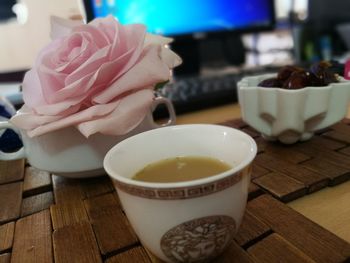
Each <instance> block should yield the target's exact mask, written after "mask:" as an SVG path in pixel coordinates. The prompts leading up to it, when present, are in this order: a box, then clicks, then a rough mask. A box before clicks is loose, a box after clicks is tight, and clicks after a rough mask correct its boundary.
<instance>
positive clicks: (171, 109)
mask: <svg viewBox="0 0 350 263" xmlns="http://www.w3.org/2000/svg"><path fill="white" fill-rule="evenodd" d="M161 104H164V105H165V107H166V109H167V111H168V113H169V118H168V120H167V121H166V122H163V123H161V124H159V123H157V122H156V121H155V120H154V119H153V117H152V119H153V123H152V125H153V128H160V127H164V126H169V125H175V123H176V114H175V109H174V106H173V104H172V103H171V101H170V100H169V99H167V98H164V97H156V98H155V99H154V100H153V103H152V111H151V112H153V111H154V110H155V109H156V108H157V107H158V106H159V105H161ZM151 114H152V113H151Z"/></svg>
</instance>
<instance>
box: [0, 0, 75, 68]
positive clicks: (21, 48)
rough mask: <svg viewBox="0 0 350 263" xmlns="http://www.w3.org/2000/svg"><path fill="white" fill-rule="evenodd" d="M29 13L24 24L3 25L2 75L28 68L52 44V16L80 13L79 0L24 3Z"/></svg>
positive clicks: (0, 44) (24, 0) (0, 40)
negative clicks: (39, 53) (40, 51)
mask: <svg viewBox="0 0 350 263" xmlns="http://www.w3.org/2000/svg"><path fill="white" fill-rule="evenodd" d="M21 3H22V4H24V5H25V7H26V8H27V10H28V20H27V22H26V23H25V24H19V23H17V21H10V22H7V23H0V72H9V71H16V70H21V69H28V68H30V67H31V65H32V64H33V61H34V58H35V56H36V54H37V53H38V51H39V50H40V49H41V48H42V47H43V46H44V45H46V44H47V43H48V42H49V41H50V37H49V33H50V15H56V16H60V17H63V18H69V17H76V16H80V14H81V6H80V2H79V0H21Z"/></svg>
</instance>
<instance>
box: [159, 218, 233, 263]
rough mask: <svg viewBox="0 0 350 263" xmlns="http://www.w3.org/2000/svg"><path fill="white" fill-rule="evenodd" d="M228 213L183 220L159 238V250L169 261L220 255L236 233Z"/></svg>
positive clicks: (210, 257)
mask: <svg viewBox="0 0 350 263" xmlns="http://www.w3.org/2000/svg"><path fill="white" fill-rule="evenodd" d="M236 229H237V227H236V222H235V220H234V219H233V218H232V217H230V216H225V215H215V216H208V217H203V218H197V219H194V220H190V221H187V222H184V223H182V224H180V225H178V226H175V227H173V228H172V229H170V230H169V231H168V232H166V233H165V234H164V235H163V237H162V239H161V243H160V246H161V249H162V251H163V253H164V254H165V255H166V256H167V257H168V258H169V259H170V260H171V261H173V262H201V261H203V260H205V261H208V260H210V259H213V258H215V257H217V256H218V255H220V254H221V253H222V252H223V251H224V249H225V248H226V247H227V246H228V245H229V244H230V242H231V241H232V238H233V236H234V234H235V233H236Z"/></svg>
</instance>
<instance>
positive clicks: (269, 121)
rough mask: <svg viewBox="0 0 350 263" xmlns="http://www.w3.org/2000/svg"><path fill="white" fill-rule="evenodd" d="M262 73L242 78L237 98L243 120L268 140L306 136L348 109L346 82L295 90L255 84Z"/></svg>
mask: <svg viewBox="0 0 350 263" xmlns="http://www.w3.org/2000/svg"><path fill="white" fill-rule="evenodd" d="M275 76H276V75H275V74H265V75H259V76H253V77H246V78H243V79H242V80H241V81H240V82H239V83H238V84H237V86H238V100H239V104H240V107H241V111H242V118H243V120H244V121H245V122H246V123H247V124H249V125H250V126H251V127H253V128H254V129H256V130H257V131H259V132H260V133H261V134H262V136H263V137H264V138H266V139H268V140H279V141H281V142H282V143H285V144H292V143H295V142H297V141H304V140H308V139H310V138H311V137H312V136H313V134H314V132H315V131H317V130H320V129H323V128H325V127H328V126H330V125H332V124H334V123H336V122H338V121H340V120H341V119H343V118H344V117H345V115H346V113H347V110H348V104H349V98H350V81H346V80H344V79H343V78H340V82H337V83H332V84H330V85H328V86H325V87H305V88H303V89H297V90H287V89H281V88H266V87H258V83H259V82H260V81H262V80H264V79H267V78H271V77H275Z"/></svg>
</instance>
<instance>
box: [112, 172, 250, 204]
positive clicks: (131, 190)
mask: <svg viewBox="0 0 350 263" xmlns="http://www.w3.org/2000/svg"><path fill="white" fill-rule="evenodd" d="M251 169H252V166H251V165H248V166H247V167H245V168H244V169H243V170H241V171H239V172H237V173H234V174H232V175H229V176H228V177H226V178H224V179H221V180H219V181H214V182H211V183H207V184H201V185H197V186H192V187H177V188H151V187H141V186H135V185H129V184H125V183H122V182H119V181H117V180H114V179H113V183H114V186H115V187H116V188H117V189H119V190H121V191H124V192H126V193H128V194H131V195H135V196H139V197H142V198H148V199H158V200H179V199H190V198H196V197H201V196H205V195H209V194H213V193H216V192H220V191H222V190H224V189H226V188H229V187H231V186H233V185H235V184H237V183H238V182H239V181H241V179H242V177H243V176H248V175H249V174H250V173H251Z"/></svg>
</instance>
